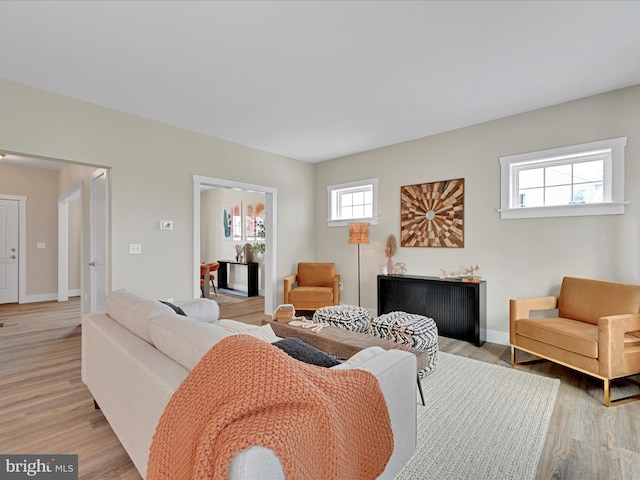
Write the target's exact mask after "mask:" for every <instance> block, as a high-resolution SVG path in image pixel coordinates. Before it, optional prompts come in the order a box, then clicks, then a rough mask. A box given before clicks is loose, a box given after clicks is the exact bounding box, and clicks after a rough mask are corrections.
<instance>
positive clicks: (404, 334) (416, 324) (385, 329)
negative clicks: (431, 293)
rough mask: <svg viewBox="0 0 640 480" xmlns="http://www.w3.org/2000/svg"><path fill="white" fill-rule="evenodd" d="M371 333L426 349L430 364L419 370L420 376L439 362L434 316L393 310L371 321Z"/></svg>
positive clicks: (431, 369)
mask: <svg viewBox="0 0 640 480" xmlns="http://www.w3.org/2000/svg"><path fill="white" fill-rule="evenodd" d="M371 333H372V334H373V335H374V336H376V337H380V338H386V339H388V340H392V341H394V342H398V343H401V344H403V345H408V346H410V347H413V348H419V349H421V350H426V351H427V353H428V354H429V365H427V367H426V368H424V369H422V370H420V372H418V374H419V376H420V378H422V377H424V376H425V375H429V374H430V373H432V372H433V370H434V369H435V367H436V363H438V351H439V350H438V327H437V326H436V322H434V321H433V319H432V318H429V317H424V316H422V315H416V314H414V313H406V312H391V313H385V314H383V315H380V316H379V317H377V318H374V319H373V320H372V321H371Z"/></svg>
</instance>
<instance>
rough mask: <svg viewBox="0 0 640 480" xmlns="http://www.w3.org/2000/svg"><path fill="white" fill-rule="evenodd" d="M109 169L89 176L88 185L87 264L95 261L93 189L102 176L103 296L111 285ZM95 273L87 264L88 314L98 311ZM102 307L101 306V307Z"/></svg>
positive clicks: (99, 169) (100, 170)
mask: <svg viewBox="0 0 640 480" xmlns="http://www.w3.org/2000/svg"><path fill="white" fill-rule="evenodd" d="M109 172H110V169H109V168H97V169H96V170H95V171H94V172H93V173H92V174H91V180H90V184H89V262H93V261H94V259H95V241H96V231H95V227H96V225H95V223H94V221H95V189H94V182H95V181H96V179H98V178H100V177H101V176H103V175H104V181H105V182H106V183H105V192H104V194H105V208H106V215H105V222H106V224H105V225H104V227H105V239H104V240H105V244H104V245H105V251H104V269H105V276H106V278H105V292H104V294H105V296H106V295H107V294H108V293H109V290H110V285H111V268H110V262H111V257H110V255H109V251H110V248H111V247H110V242H109V239H110V229H109V224H110V219H111V209H110V207H109V204H110V195H109V190H110V179H109V175H110V173H109ZM96 277H97V275H96V273H95V267H93V268H92V267H91V264H89V284H90V286H89V289H90V294H91V301H90V305H91V306H90V308H89V311H90V312H95V311H97V310H98V306H97V305H96V291H97V288H98V286H97V282H96ZM101 307H103V306H101Z"/></svg>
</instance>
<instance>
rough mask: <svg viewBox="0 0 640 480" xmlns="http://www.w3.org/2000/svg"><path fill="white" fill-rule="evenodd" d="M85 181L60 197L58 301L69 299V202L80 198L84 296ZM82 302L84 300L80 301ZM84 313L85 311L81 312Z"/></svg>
mask: <svg viewBox="0 0 640 480" xmlns="http://www.w3.org/2000/svg"><path fill="white" fill-rule="evenodd" d="M83 188H84V182H82V181H80V182H78V183H77V184H76V185H74V186H73V187H72V188H71V189H70V190H69V191H68V192H67V193H65V194H64V195H61V196H60V197H59V198H58V301H59V302H66V301H67V300H69V203H70V202H72V201H73V200H76V199H78V198H79V199H80V204H81V205H82V208H81V211H82V212H83V213H81V214H80V298H84V295H83V292H84V278H83V277H84V268H82V265H83V263H84V195H83ZM80 303H81V304H82V302H80ZM81 313H82V314H84V312H81Z"/></svg>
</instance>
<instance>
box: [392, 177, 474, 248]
mask: <svg viewBox="0 0 640 480" xmlns="http://www.w3.org/2000/svg"><path fill="white" fill-rule="evenodd" d="M400 245H401V246H403V247H451V248H462V247H464V178H458V179H456V180H445V181H442V182H432V183H421V184H418V185H406V186H404V187H400Z"/></svg>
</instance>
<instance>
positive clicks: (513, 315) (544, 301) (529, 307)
mask: <svg viewBox="0 0 640 480" xmlns="http://www.w3.org/2000/svg"><path fill="white" fill-rule="evenodd" d="M554 308H558V297H557V296H555V295H550V296H547V297H529V298H515V299H514V298H512V299H511V300H509V332H510V337H511V344H512V345H514V344H515V335H516V320H518V319H519V318H529V316H530V315H531V312H532V311H536V310H553V309H554Z"/></svg>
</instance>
